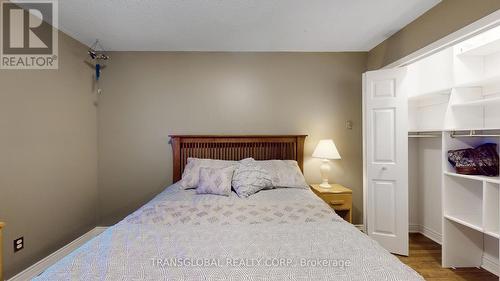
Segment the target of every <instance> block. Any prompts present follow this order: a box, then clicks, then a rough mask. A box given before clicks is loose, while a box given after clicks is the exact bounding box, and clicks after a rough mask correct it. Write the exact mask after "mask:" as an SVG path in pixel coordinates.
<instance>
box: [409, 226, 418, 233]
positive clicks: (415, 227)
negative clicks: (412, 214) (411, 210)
mask: <svg viewBox="0 0 500 281" xmlns="http://www.w3.org/2000/svg"><path fill="white" fill-rule="evenodd" d="M420 228H421V227H420V225H418V224H410V225H409V226H408V232H410V233H420Z"/></svg>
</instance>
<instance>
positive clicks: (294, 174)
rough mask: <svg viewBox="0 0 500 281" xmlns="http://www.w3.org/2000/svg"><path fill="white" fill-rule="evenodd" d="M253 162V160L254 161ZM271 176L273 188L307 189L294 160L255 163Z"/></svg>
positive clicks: (307, 186)
mask: <svg viewBox="0 0 500 281" xmlns="http://www.w3.org/2000/svg"><path fill="white" fill-rule="evenodd" d="M254 161H255V160H254ZM255 162H256V163H257V165H259V166H260V167H262V168H263V169H264V170H266V171H268V172H269V173H270V174H271V180H272V186H273V187H275V188H276V187H293V188H304V189H309V185H307V182H306V179H305V178H304V175H303V174H302V171H301V170H300V168H299V165H298V163H297V161H295V160H266V161H255Z"/></svg>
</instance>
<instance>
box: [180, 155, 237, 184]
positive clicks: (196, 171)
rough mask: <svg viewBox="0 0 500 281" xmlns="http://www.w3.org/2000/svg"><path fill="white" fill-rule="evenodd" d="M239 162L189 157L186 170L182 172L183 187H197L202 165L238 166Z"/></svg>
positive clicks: (214, 166)
mask: <svg viewBox="0 0 500 281" xmlns="http://www.w3.org/2000/svg"><path fill="white" fill-rule="evenodd" d="M237 164H238V162H236V161H225V160H214V159H200V158H188V160H187V164H186V167H184V172H183V173H182V179H181V187H182V188H183V189H189V188H196V187H197V186H198V182H199V178H200V168H202V167H207V168H219V169H220V168H226V167H230V166H232V167H236V165H237Z"/></svg>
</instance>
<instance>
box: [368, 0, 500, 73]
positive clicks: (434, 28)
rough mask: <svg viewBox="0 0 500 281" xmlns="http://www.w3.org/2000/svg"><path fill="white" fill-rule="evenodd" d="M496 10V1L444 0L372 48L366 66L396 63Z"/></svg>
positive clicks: (369, 67)
mask: <svg viewBox="0 0 500 281" xmlns="http://www.w3.org/2000/svg"><path fill="white" fill-rule="evenodd" d="M498 9H500V1H499V0H443V1H442V2H441V3H439V4H438V5H436V6H434V7H433V8H432V9H430V10H429V11H427V12H426V13H425V14H423V15H422V16H420V17H419V18H417V19H416V20H414V21H413V22H412V23H410V24H408V25H407V26H406V27H404V28H403V29H401V30H400V31H398V32H397V33H395V34H394V35H393V36H391V37H390V38H388V39H387V40H385V41H384V42H382V43H380V44H379V45H378V46H376V47H375V48H373V49H372V50H371V51H370V52H369V55H368V63H367V68H368V69H369V70H373V69H378V68H381V67H383V66H385V65H388V64H390V63H392V62H395V61H397V60H398V59H401V58H403V57H405V56H407V55H409V54H411V53H413V52H415V51H417V50H419V49H421V48H423V47H425V46H427V45H429V44H431V43H433V42H435V41H437V40H439V39H441V38H443V37H445V36H446V35H448V34H451V33H453V32H455V31H457V30H459V29H460V28H462V27H465V26H467V25H468V24H471V23H473V22H474V21H476V20H479V19H480V18H482V17H485V16H487V15H488V14H491V13H492V12H494V11H496V10H498Z"/></svg>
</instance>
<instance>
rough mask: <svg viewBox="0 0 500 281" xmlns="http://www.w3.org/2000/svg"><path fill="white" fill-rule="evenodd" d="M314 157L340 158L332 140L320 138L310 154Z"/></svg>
mask: <svg viewBox="0 0 500 281" xmlns="http://www.w3.org/2000/svg"><path fill="white" fill-rule="evenodd" d="M312 157H314V158H321V159H341V158H340V154H339V151H338V150H337V147H336V146H335V143H334V142H333V140H320V141H319V143H318V145H317V146H316V149H314V152H313V154H312Z"/></svg>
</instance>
